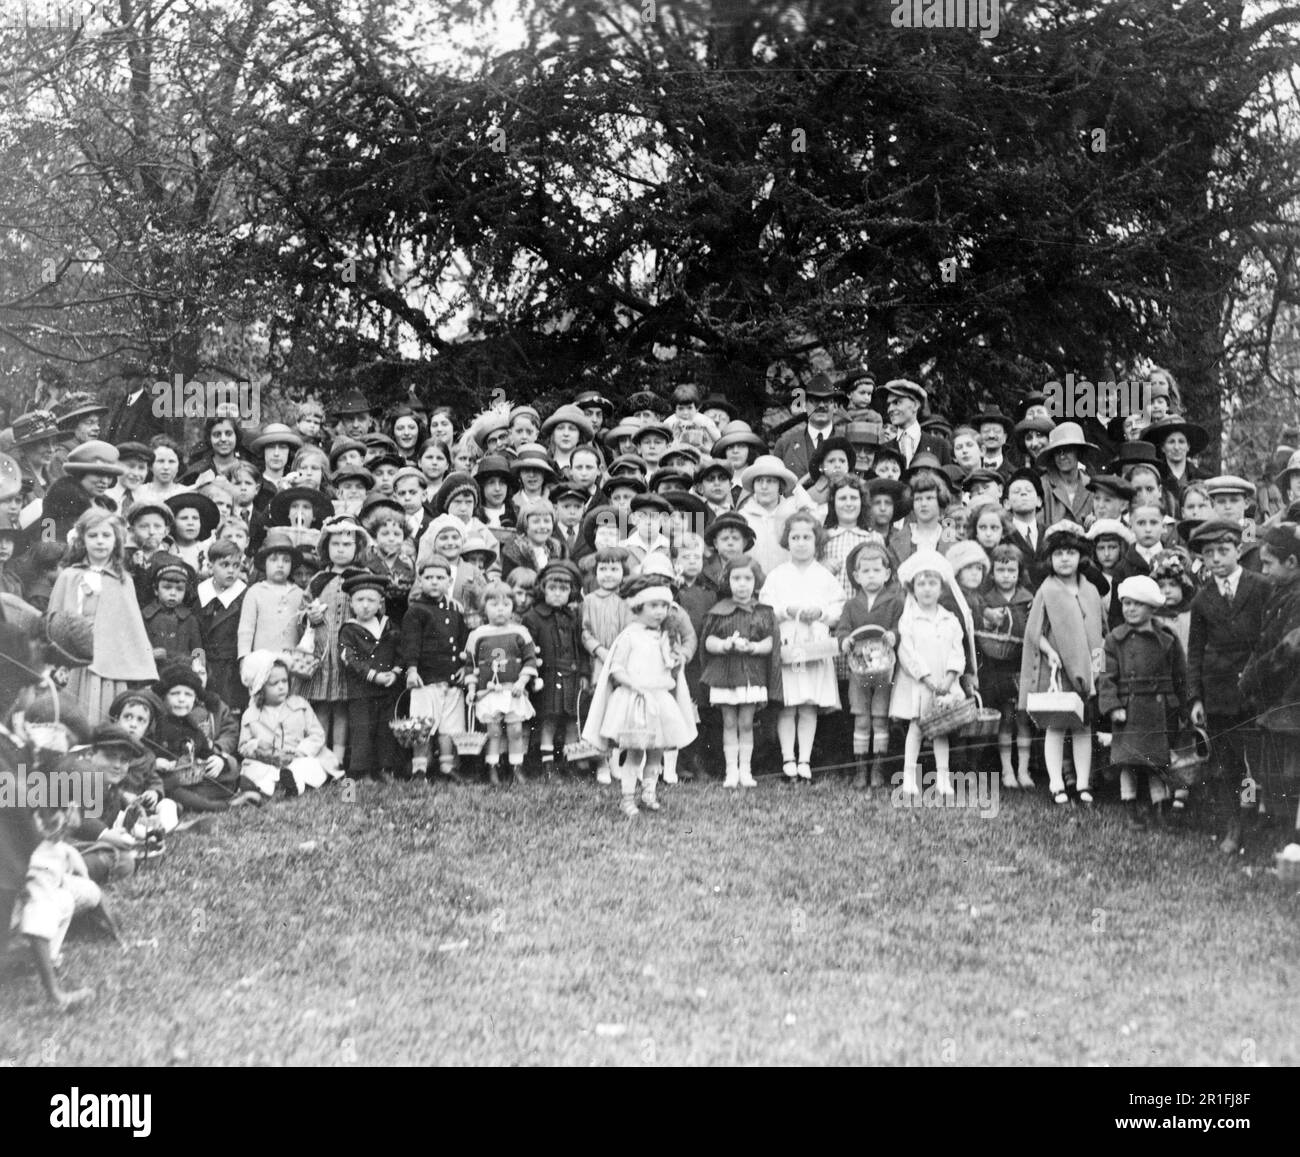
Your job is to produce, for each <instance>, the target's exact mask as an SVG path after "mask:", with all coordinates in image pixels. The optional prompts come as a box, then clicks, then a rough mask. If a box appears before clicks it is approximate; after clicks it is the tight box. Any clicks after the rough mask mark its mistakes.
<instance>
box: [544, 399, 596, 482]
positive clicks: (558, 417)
mask: <svg viewBox="0 0 1300 1157" xmlns="http://www.w3.org/2000/svg"><path fill="white" fill-rule="evenodd" d="M595 436H596V431H595V430H594V429H593V428H592V425H591V423H590V422H589V421H588V420H587V415H586V414H584V413H583V412H582V411H581V410H580V409H578V407H577V406H573V405H568V406H561V407H560V408H559V409H558V410H556V411H555V413H553V414H552V415H551V416H550V417H549V418H547V419H546V421H545V422H543V423H542V431H541V437H542V442H543V444H544V446H545V448H546V450H547V452H548V453H549V454H550V456H551V460H552V461H553V462H554V463H555V467H556V469H557V470H559V471H560V472H563V471H564V470H566V469H567V468H568V465H569V456H570V455H571V454H572V453H573V452H574V450H576V449H577V448H578V447H579V446H580V445H583V444H585V443H589V442H591V440H592V439H593V438H594V437H595Z"/></svg>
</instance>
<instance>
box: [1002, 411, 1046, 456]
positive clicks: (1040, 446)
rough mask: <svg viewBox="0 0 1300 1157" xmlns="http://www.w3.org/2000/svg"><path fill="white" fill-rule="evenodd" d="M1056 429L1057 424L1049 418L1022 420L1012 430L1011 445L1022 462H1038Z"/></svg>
mask: <svg viewBox="0 0 1300 1157" xmlns="http://www.w3.org/2000/svg"><path fill="white" fill-rule="evenodd" d="M1055 429H1056V423H1055V422H1053V421H1052V419H1051V418H1048V417H1034V418H1021V419H1020V421H1019V422H1017V423H1016V424H1015V426H1013V427H1012V430H1011V444H1012V445H1013V446H1014V447H1015V448H1016V453H1017V454H1018V456H1019V458H1020V460H1021V461H1022V462H1036V461H1037V460H1038V455H1039V454H1041V453H1042V452H1043V451H1044V450H1046V449H1047V442H1048V439H1049V438H1050V437H1051V436H1052V431H1053V430H1055Z"/></svg>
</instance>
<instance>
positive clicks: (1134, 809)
mask: <svg viewBox="0 0 1300 1157" xmlns="http://www.w3.org/2000/svg"><path fill="white" fill-rule="evenodd" d="M1124 811H1125V812H1126V813H1127V815H1128V822H1129V827H1131V828H1137V829H1138V830H1139V831H1146V829H1147V816H1146V808H1144V807H1143V806H1142V805H1141V804H1140V803H1139V802H1138V801H1137V800H1135V799H1126V800H1125V801H1124Z"/></svg>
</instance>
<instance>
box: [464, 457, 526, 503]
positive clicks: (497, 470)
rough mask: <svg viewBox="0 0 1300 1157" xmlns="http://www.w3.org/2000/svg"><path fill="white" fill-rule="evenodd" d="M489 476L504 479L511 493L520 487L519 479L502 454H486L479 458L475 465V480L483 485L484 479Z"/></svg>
mask: <svg viewBox="0 0 1300 1157" xmlns="http://www.w3.org/2000/svg"><path fill="white" fill-rule="evenodd" d="M488 478H500V479H502V480H503V481H504V482H505V484H506V487H507V490H508V492H509V493H511V494H513V493H514V492H515V491H516V490H517V489H518V488H519V479H518V478H517V477H516V476H515V473H514V471H513V470H511V469H510V463H509V462H507V461H506V459H505V456H504V455H502V454H485V455H484V456H483V457H482V458H480V459H479V460H478V464H477V465H476V466H475V467H474V481H475V482H477V483H478V484H479V485H480V486H482V484H483V482H484V480H485V479H488Z"/></svg>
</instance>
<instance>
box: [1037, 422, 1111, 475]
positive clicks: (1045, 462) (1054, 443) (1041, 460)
mask: <svg viewBox="0 0 1300 1157" xmlns="http://www.w3.org/2000/svg"><path fill="white" fill-rule="evenodd" d="M1059 450H1073V451H1075V453H1077V454H1078V455H1079V457H1080V458H1081V459H1088V460H1093V459H1095V458H1096V456H1097V455H1098V454H1099V453H1100V452H1101V451H1100V449H1099V447H1097V446H1095V445H1094V444H1093V443H1091V442H1089V441H1088V439H1087V438H1085V437H1084V436H1083V427H1082V426H1080V425H1079V423H1078V422H1062V423H1061V424H1060V425H1059V426H1056V427H1054V428H1053V430H1052V431H1051V433H1049V434H1048V435H1047V445H1046V446H1045V447H1043V449H1042V450H1040V451H1039V452H1038V457H1037V458H1036V459H1035V460H1034V464H1035V465H1036V466H1037V467H1038V469H1039V470H1047V469H1049V468H1050V467H1051V465H1052V457H1053V455H1055V454H1056V453H1057V451H1059Z"/></svg>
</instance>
